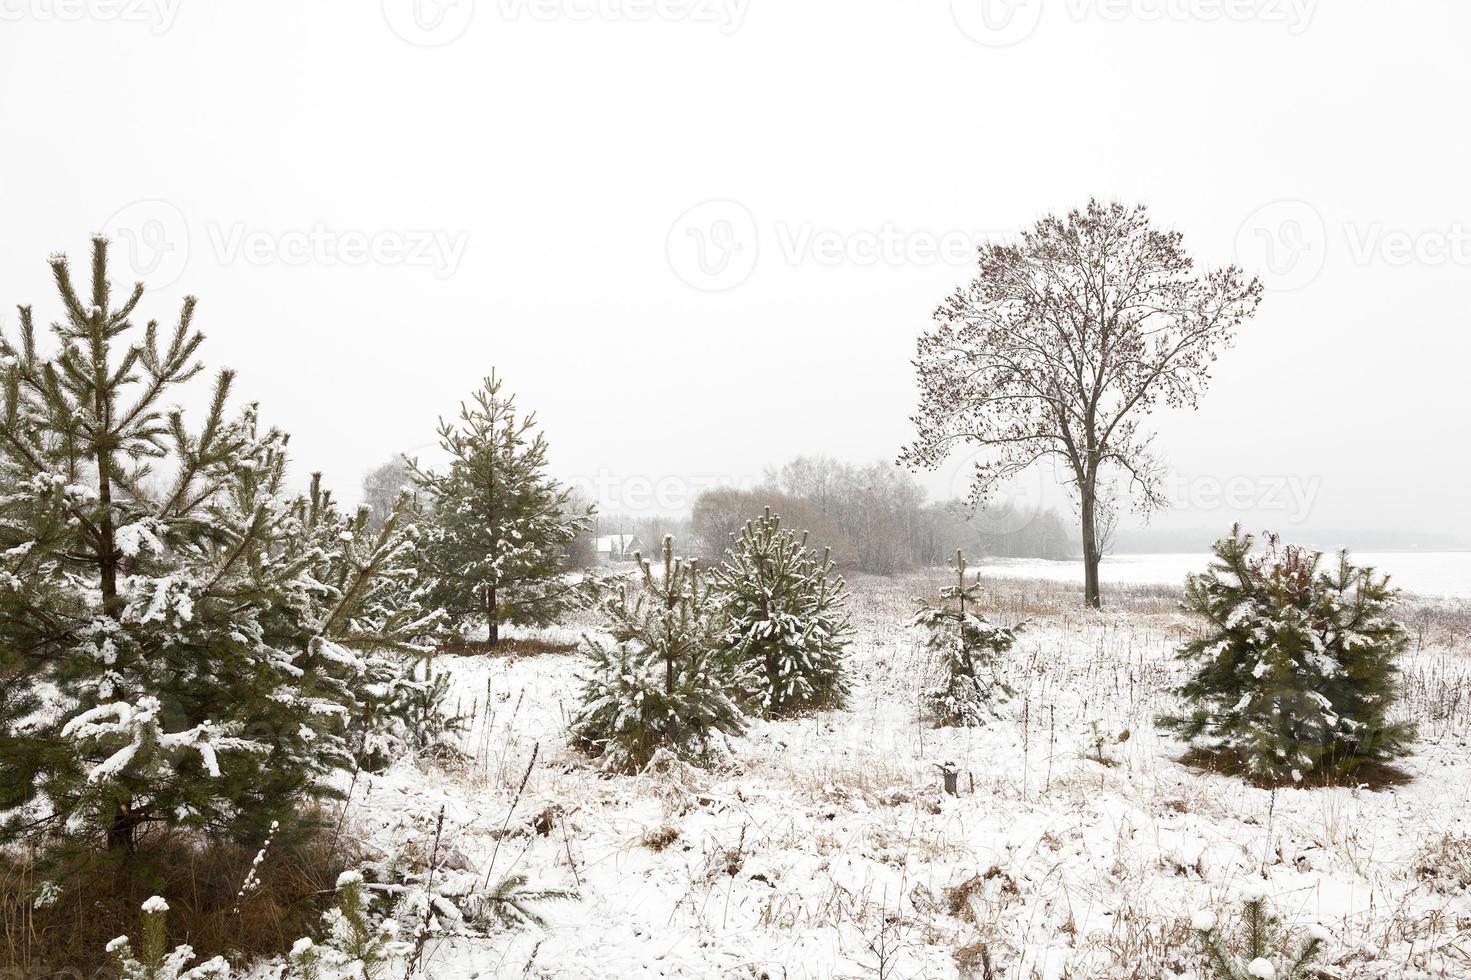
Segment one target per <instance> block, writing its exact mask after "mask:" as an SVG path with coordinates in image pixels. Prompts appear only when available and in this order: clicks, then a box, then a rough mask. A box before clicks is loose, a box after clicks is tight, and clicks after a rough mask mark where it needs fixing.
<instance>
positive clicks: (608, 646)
mask: <svg viewBox="0 0 1471 980" xmlns="http://www.w3.org/2000/svg"><path fill="white" fill-rule="evenodd" d="M634 559H635V561H636V562H637V564H638V568H639V573H640V577H639V580H638V582H636V583H634V584H633V586H632V587H631V588H630V585H629V584H628V583H624V585H623V586H622V588H620V590H619V592H618V594H617V595H616V596H615V597H613V598H612V599H610V600H609V601H608V602H607V603H605V604H604V607H603V609H604V612H605V614H606V615H607V617H608V632H609V633H610V634H611V635H612V638H613V642H612V643H604V642H601V641H599V640H594V639H588V640H587V641H586V651H587V656H588V666H587V670H586V671H585V672H584V673H583V674H582V677H581V680H582V705H581V707H580V709H579V710H578V712H577V714H576V716H575V717H574V718H573V720H572V725H571V729H572V733H573V735H574V736H575V737H576V739H577V740H578V742H579V743H580V744H581V745H582V746H583V747H584V748H586V749H587V750H589V751H590V752H592V753H593V754H595V755H598V756H599V757H600V758H601V760H602V764H603V765H604V766H605V767H606V768H609V769H615V770H621V771H631V770H637V769H640V768H642V767H643V766H644V765H646V764H647V763H648V762H649V760H650V759H652V758H653V756H654V754H655V753H656V752H657V751H659V750H660V749H667V750H670V751H672V752H674V753H675V754H677V755H680V756H684V757H699V756H702V755H705V754H706V753H708V752H710V751H719V750H722V749H723V748H724V747H725V738H726V736H727V735H732V734H736V733H738V732H740V731H742V730H743V729H744V727H745V717H744V715H743V714H742V712H741V709H740V707H739V706H738V705H737V703H736V701H735V699H734V698H733V696H732V693H731V692H733V691H735V690H737V689H738V688H739V687H740V686H741V684H742V683H743V682H744V678H743V677H742V676H741V675H740V674H739V673H738V671H737V670H736V669H735V668H733V667H732V665H731V664H730V663H729V662H728V660H727V659H726V658H724V657H723V656H722V650H721V643H720V639H721V629H722V624H723V620H722V615H721V611H720V609H719V607H718V605H717V604H716V602H715V599H714V597H713V596H712V595H711V592H710V589H709V588H708V587H707V586H706V584H705V582H704V580H703V579H702V578H701V576H700V574H699V570H698V568H697V566H696V565H695V563H694V562H687V561H685V560H684V559H675V557H674V539H673V538H672V537H668V536H666V537H665V538H664V561H663V568H662V570H661V572H660V573H658V574H655V572H654V570H653V568H652V567H651V566H650V564H649V562H647V561H645V560H644V558H643V556H642V555H638V554H636V555H635V556H634Z"/></svg>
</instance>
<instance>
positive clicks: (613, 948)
mask: <svg viewBox="0 0 1471 980" xmlns="http://www.w3.org/2000/svg"><path fill="white" fill-rule="evenodd" d="M943 575H944V573H943V572H937V573H936V574H934V575H933V576H915V577H912V578H910V579H907V580H900V581H884V580H876V579H874V580H859V581H857V582H854V583H852V584H853V586H854V592H855V604H856V607H855V615H854V620H855V626H856V627H857V629H858V637H857V640H856V642H855V644H854V646H853V648H852V651H851V654H850V661H849V664H850V668H851V671H852V675H853V680H854V685H853V688H854V690H853V696H852V698H851V700H850V702H849V704H848V706H847V707H846V708H845V709H843V710H840V711H825V712H820V713H817V714H813V715H808V716H805V717H801V718H795V719H788V720H780V721H772V722H761V721H758V722H756V723H754V724H753V725H752V727H751V730H750V732H749V733H748V734H747V735H745V736H743V737H742V738H739V739H737V740H735V742H734V757H733V758H732V759H731V760H730V761H728V762H727V763H724V764H721V765H716V766H712V767H710V768H707V769H695V768H689V767H684V766H678V765H675V766H666V767H664V768H662V769H661V770H660V771H657V772H650V773H647V774H645V775H642V776H636V777H608V776H605V775H603V774H601V773H600V772H598V771H597V769H596V768H595V767H594V766H593V765H592V764H591V763H590V762H589V761H588V760H587V759H586V758H584V757H583V756H581V755H580V754H579V753H578V752H577V751H576V750H574V749H573V748H571V747H570V746H569V745H568V742H567V738H566V721H567V718H568V717H569V716H570V714H571V712H572V710H573V707H574V705H575V702H576V690H577V680H576V675H577V672H578V670H579V669H580V667H581V659H580V657H579V656H578V655H577V654H557V653H550V654H544V655H541V656H535V657H520V658H515V657H512V658H505V657H495V656H471V657H461V658H442V659H441V660H440V662H439V667H440V668H441V669H447V670H450V671H452V672H453V675H454V678H455V683H456V690H457V695H458V698H459V701H460V706H461V710H463V711H465V712H466V713H470V712H472V711H473V713H474V715H475V723H474V726H473V728H472V730H471V732H470V733H469V734H468V736H467V738H466V740H465V744H464V748H465V751H466V753H467V756H468V759H467V761H466V763H465V764H464V765H463V766H458V767H453V768H452V769H449V770H444V769H439V768H435V767H433V766H430V765H429V764H427V763H417V762H415V761H414V760H405V761H402V762H400V763H399V764H398V765H396V766H395V767H394V768H392V769H390V770H389V771H387V772H386V773H383V774H380V775H378V776H372V777H367V776H365V777H361V778H360V779H359V781H358V785H357V786H356V787H355V789H354V794H353V798H352V801H351V804H350V816H349V820H350V822H351V824H352V825H353V826H354V827H355V828H356V829H357V831H358V832H359V833H360V834H361V835H363V836H364V837H365V839H366V841H367V842H368V844H369V845H370V846H371V847H373V848H378V849H382V850H384V851H393V850H405V849H407V850H408V852H409V853H411V854H419V855H423V854H426V853H427V852H428V850H429V847H430V844H431V842H432V839H433V833H434V818H435V815H436V814H437V812H438V810H439V807H440V806H441V805H443V806H444V807H445V808H446V818H445V841H446V845H445V846H446V848H447V849H450V850H452V851H454V852H456V854H457V856H462V857H463V858H464V859H465V860H467V861H468V862H469V864H470V866H471V867H474V868H476V869H478V873H479V874H481V875H482V876H485V877H488V878H492V879H499V878H501V877H502V876H504V875H506V874H508V873H511V872H513V871H514V872H518V873H522V872H524V873H526V874H528V875H529V876H530V879H531V882H532V884H534V885H543V886H554V887H567V888H574V889H576V890H577V891H578V892H579V893H580V896H581V898H580V900H579V901H577V902H574V903H562V904H555V905H548V906H546V907H545V908H544V909H543V910H542V911H543V912H544V913H545V915H546V917H547V919H548V923H549V926H548V928H547V929H546V930H531V931H529V932H526V933H523V934H519V935H515V936H505V937H498V938H492V939H474V940H472V939H464V938H460V939H452V940H445V941H443V942H441V943H438V944H435V943H431V945H430V960H429V965H430V974H431V975H432V976H434V977H436V978H437V980H439V978H442V980H450V978H459V977H466V978H469V977H491V976H513V977H521V976H527V977H587V978H594V977H596V978H606V977H763V976H764V977H773V978H775V977H785V978H804V977H810V978H836V977H860V976H861V977H886V978H894V980H897V978H901V977H905V978H907V977H956V976H982V975H984V974H983V972H982V969H983V967H982V963H983V962H984V961H985V960H986V959H989V960H990V962H992V963H993V964H994V965H995V967H997V968H998V969H1000V968H1004V972H1003V973H1000V974H999V975H1001V976H1004V977H1006V978H1007V980H1016V978H1033V977H1037V978H1063V977H1072V978H1083V977H1099V978H1113V977H1118V978H1125V977H1141V978H1143V977H1162V978H1169V977H1181V976H1199V975H1200V974H1195V973H1192V972H1191V971H1193V970H1197V969H1199V963H1198V960H1197V958H1196V957H1195V955H1194V952H1195V947H1194V941H1193V938H1192V936H1191V932H1190V927H1191V923H1192V920H1195V921H1201V919H1200V913H1202V912H1204V913H1209V914H1212V915H1214V916H1215V917H1216V920H1217V921H1218V923H1219V924H1220V925H1221V927H1222V928H1223V930H1226V931H1228V933H1230V934H1234V925H1235V923H1234V916H1235V915H1236V914H1237V913H1238V912H1239V910H1240V906H1241V902H1242V901H1243V899H1244V896H1247V895H1249V894H1251V892H1252V890H1253V889H1255V888H1264V889H1265V890H1266V893H1267V894H1268V895H1269V897H1270V901H1271V905H1272V907H1273V908H1274V909H1276V910H1277V911H1278V912H1279V913H1280V914H1281V915H1282V916H1283V918H1284V920H1285V921H1286V924H1287V925H1288V927H1289V929H1290V930H1292V931H1295V932H1296V933H1297V934H1300V935H1306V934H1307V930H1308V929H1312V928H1317V929H1322V928H1324V927H1326V928H1327V929H1328V930H1330V931H1331V932H1332V934H1333V935H1334V936H1335V937H1336V938H1335V939H1334V940H1332V941H1330V942H1329V943H1328V946H1327V949H1326V952H1325V954H1324V957H1323V959H1324V961H1325V962H1328V963H1330V964H1335V966H1336V968H1337V969H1338V970H1339V971H1340V973H1339V974H1338V975H1340V976H1342V977H1346V978H1349V977H1395V978H1418V977H1465V976H1471V940H1468V938H1467V937H1468V932H1471V894H1468V891H1467V886H1468V885H1471V882H1461V883H1458V880H1457V877H1456V875H1455V874H1454V873H1452V874H1444V873H1440V872H1441V865H1442V864H1443V863H1444V862H1445V860H1447V859H1446V858H1444V857H1438V856H1437V855H1447V854H1452V853H1462V852H1461V851H1457V850H1455V848H1457V847H1460V848H1463V849H1465V848H1466V846H1467V845H1464V844H1460V843H1459V842H1460V841H1463V840H1465V835H1466V834H1468V833H1471V823H1468V819H1467V817H1466V814H1467V813H1471V752H1468V751H1467V742H1468V735H1471V680H1468V675H1467V667H1468V665H1471V660H1468V656H1467V655H1468V653H1471V649H1468V647H1467V645H1466V643H1465V642H1464V641H1465V637H1464V636H1462V641H1463V642H1462V644H1461V646H1460V647H1459V648H1448V647H1445V646H1434V645H1431V646H1425V647H1423V648H1422V649H1420V650H1418V651H1417V652H1416V653H1414V654H1412V655H1411V656H1410V657H1408V658H1407V661H1406V667H1407V669H1408V672H1409V676H1410V678H1411V684H1410V685H1409V687H1410V691H1409V694H1410V697H1409V699H1408V704H1407V710H1408V711H1410V712H1411V714H1413V715H1415V716H1416V717H1417V720H1420V721H1421V723H1422V728H1423V729H1424V736H1425V737H1424V740H1423V741H1422V742H1421V744H1420V745H1419V746H1418V747H1417V750H1416V752H1415V754H1414V755H1413V756H1412V757H1410V758H1409V759H1407V760H1405V763H1404V766H1403V768H1404V769H1405V771H1406V772H1407V773H1409V774H1410V775H1411V776H1412V777H1413V779H1412V780H1411V781H1410V782H1409V783H1408V784H1406V785H1403V786H1398V787H1393V788H1390V789H1386V790H1383V791H1370V790H1367V789H1355V788H1334V789H1279V790H1276V791H1272V790H1268V789H1259V788H1256V787H1253V786H1249V785H1246V784H1244V783H1242V782H1241V781H1239V780H1236V779H1232V778H1229V777H1225V776H1221V775H1213V774H1207V773H1202V772H1199V771H1197V770H1194V769H1190V768H1187V767H1185V766H1183V765H1181V764H1180V763H1179V762H1177V761H1176V759H1177V758H1178V757H1179V756H1180V754H1181V753H1182V751H1183V748H1184V747H1183V746H1182V745H1180V744H1178V743H1176V742H1174V741H1172V740H1171V739H1169V738H1167V737H1165V736H1163V735H1161V734H1160V733H1159V732H1157V731H1156V730H1155V728H1154V726H1153V724H1152V719H1153V717H1154V716H1155V715H1157V714H1158V713H1160V712H1161V711H1163V710H1165V709H1167V708H1169V707H1171V706H1172V699H1171V697H1170V695H1169V694H1168V688H1169V686H1170V685H1171V684H1172V683H1174V681H1175V679H1176V678H1177V677H1178V676H1179V673H1178V671H1179V669H1178V667H1177V666H1176V665H1175V663H1174V662H1173V660H1172V654H1173V651H1174V648H1175V646H1176V645H1177V643H1178V641H1179V639H1180V637H1181V636H1182V635H1184V633H1185V632H1186V631H1188V630H1189V629H1190V628H1191V626H1190V622H1189V620H1188V619H1186V618H1185V617H1184V616H1182V615H1180V614H1176V613H1172V612H1160V611H1157V610H1158V609H1159V608H1160V607H1161V605H1162V604H1161V603H1159V602H1157V601H1155V599H1153V598H1151V597H1148V596H1145V597H1143V598H1142V599H1140V600H1139V601H1138V602H1135V603H1134V606H1135V610H1134V611H1120V612H1105V613H1103V614H1101V615H1100V614H1085V613H1083V612H1081V611H1076V610H1074V609H1072V608H1071V606H1070V605H1068V604H1064V603H1060V602H1055V601H1049V600H1048V598H1047V596H1046V595H1041V596H1040V598H1034V597H1033V596H1031V595H1029V594H1028V591H1027V590H1031V592H1033V593H1037V592H1039V591H1040V592H1043V593H1045V590H1046V588H1047V587H1046V586H1043V585H1039V584H1036V583H1008V585H1007V589H1008V590H1009V591H1007V592H1006V593H1005V594H1003V595H1001V596H998V597H997V600H996V601H997V606H998V609H997V610H996V611H994V615H995V616H996V617H997V618H998V619H999V620H1001V621H1004V622H1014V621H1015V619H1016V618H1018V617H1019V616H1020V615H1021V614H1022V613H1023V612H1025V613H1026V614H1028V615H1033V616H1035V617H1036V619H1035V621H1034V622H1033V624H1032V625H1031V626H1030V627H1029V628H1028V630H1027V631H1026V632H1024V633H1023V634H1022V637H1021V639H1020V641H1019V642H1018V645H1017V648H1016V650H1015V651H1014V654H1013V656H1012V657H1011V658H1010V660H1009V663H1008V664H1007V667H1006V672H1005V679H1006V680H1007V681H1008V683H1010V684H1011V685H1012V686H1013V687H1015V688H1016V689H1017V691H1018V697H1017V699H1016V701H1015V702H1014V704H1013V709H1014V710H1013V712H1012V714H1013V717H1011V718H1010V719H1009V720H1006V721H1003V722H998V723H995V724H992V725H990V726H988V727H986V728H982V729H935V728H933V727H930V726H929V725H928V724H927V723H926V722H925V721H923V720H922V719H921V718H920V717H919V713H918V705H919V700H920V691H921V690H922V689H923V687H924V684H925V683H926V680H927V672H928V671H930V670H931V669H933V665H930V664H928V663H926V662H925V657H924V654H923V652H922V651H921V649H920V646H919V639H920V638H919V635H918V633H917V632H915V631H913V630H910V629H907V628H904V627H902V626H900V625H899V623H900V622H901V621H902V620H903V619H904V618H905V617H906V616H907V615H908V614H909V613H910V612H911V611H912V602H911V597H912V596H913V595H914V594H915V593H916V592H918V591H934V590H937V589H938V588H939V586H940V585H941V584H942V579H943ZM1053 598H1056V597H1053ZM1141 610H1145V611H1141ZM546 635H547V636H548V637H550V638H552V639H556V640H559V641H560V640H566V639H568V638H569V637H575V635H576V628H575V625H574V627H573V628H568V627H563V628H561V629H559V630H556V631H551V632H549V633H548V634H546ZM1125 732H1127V733H1128V734H1127V737H1125V736H1124V733H1125ZM1100 736H1101V739H1102V742H1103V745H1102V752H1101V754H1100V753H1099V752H1098V744H1097V743H1098V741H1099V739H1100ZM534 748H535V750H536V752H537V758H536V763H535V765H534V767H532V770H531V773H530V777H529V779H528V780H527V783H526V791H525V794H524V795H523V796H522V797H521V798H520V800H519V802H518V803H517V805H516V808H515V811H514V813H513V814H512V815H511V817H510V819H509V821H507V811H508V808H509V807H510V805H511V801H512V798H513V796H514V794H515V792H516V789H517V786H518V785H519V784H520V782H521V780H522V778H523V775H524V774H525V773H526V769H527V764H528V762H529V761H530V760H531V758H532V753H533V749H534ZM945 763H949V764H953V765H954V766H955V767H956V768H957V769H958V770H959V773H960V779H959V785H960V796H959V797H958V798H955V797H947V796H945V795H943V794H942V793H941V792H940V790H939V785H940V773H939V766H941V765H942V764H945ZM503 825H505V826H506V827H507V828H508V829H507V831H506V833H505V834H504V835H502V834H501V828H502V826H503ZM498 838H500V840H499V847H497V839H498ZM492 853H494V854H495V865H494V867H488V866H487V865H488V863H489V861H490V858H491V855H492ZM1294 938H1296V936H1294ZM963 969H969V970H970V972H962V970H963Z"/></svg>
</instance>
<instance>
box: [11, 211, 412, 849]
mask: <svg viewBox="0 0 1471 980" xmlns="http://www.w3.org/2000/svg"><path fill="white" fill-rule="evenodd" d="M106 259H107V246H106V242H105V240H103V239H100V238H99V239H96V240H95V241H94V245H93V252H92V277H91V280H92V281H91V284H90V286H91V288H90V290H88V291H87V293H86V294H85V295H84V294H82V293H79V292H78V291H77V288H76V286H75V284H74V283H73V281H72V276H71V273H70V271H69V267H68V265H67V261H66V259H65V257H64V256H54V257H53V258H52V262H51V264H52V271H53V276H54V279H55V281H56V284H57V288H58V291H59V293H60V296H61V300H62V306H63V309H64V316H63V317H62V318H61V319H60V320H59V321H57V322H56V323H55V324H53V327H52V332H53V333H54V334H55V340H56V344H55V348H56V352H55V353H54V354H53V355H51V356H49V357H48V356H45V355H43V354H42V353H41V352H40V351H39V350H38V345H37V342H36V340H37V338H36V331H35V327H34V324H33V321H32V317H31V313H30V310H29V308H25V309H23V310H22V314H21V317H20V329H19V335H18V336H17V337H10V336H0V436H3V438H0V612H3V615H0V650H4V651H7V656H8V652H9V651H25V652H26V655H25V659H24V660H23V662H21V663H20V664H19V665H18V666H17V667H16V668H15V673H14V674H13V675H10V676H7V678H6V682H7V686H10V685H14V686H15V687H16V688H19V689H20V690H22V691H29V692H36V691H44V692H45V694H46V698H47V700H48V702H49V703H48V707H49V708H54V709H55V710H49V711H46V712H42V713H35V714H31V715H28V716H21V715H20V714H19V713H18V710H17V708H16V707H15V704H16V702H17V699H15V698H12V697H11V696H9V695H7V697H6V698H5V703H4V704H3V705H0V725H3V729H0V737H3V738H4V739H5V743H6V746H7V748H6V751H5V752H4V753H3V754H0V786H3V787H4V789H3V791H0V841H5V840H9V839H14V838H16V837H20V836H24V837H25V838H26V839H27V840H28V842H30V843H35V844H38V845H42V846H46V845H48V844H52V843H56V842H57V841H58V839H60V838H64V837H71V838H74V839H77V840H81V841H83V842H86V843H91V842H93V841H95V840H98V839H101V838H105V840H106V842H107V844H108V846H109V847H117V848H131V847H133V846H134V843H135V836H136V833H137V831H138V830H139V828H141V827H143V826H146V825H151V824H162V825H165V826H173V827H185V828H194V829H208V830H210V831H212V832H216V833H219V834H221V835H224V836H230V837H236V836H258V835H260V834H262V833H263V832H264V830H265V828H266V827H267V826H269V824H270V823H271V821H273V820H280V821H282V822H283V823H285V822H288V821H290V820H292V819H293V818H295V817H296V816H297V815H298V813H299V812H300V811H301V809H302V807H301V806H300V804H301V802H302V799H303V797H304V796H310V795H323V794H325V793H326V792H327V790H326V789H325V787H326V785H327V782H328V780H327V779H326V777H327V776H328V775H329V774H330V773H331V772H332V771H333V770H335V769H339V768H346V767H351V766H352V765H353V764H354V757H355V756H361V754H362V753H363V752H364V751H366V749H367V748H368V746H369V745H370V744H371V742H372V740H373V739H374V738H375V737H377V735H378V733H379V732H380V731H381V730H382V724H381V722H383V720H384V714H383V710H380V709H383V708H386V707H387V706H388V705H391V704H393V703H394V700H395V697H396V695H395V693H394V688H395V686H396V685H397V684H398V683H400V680H401V678H402V673H403V671H402V667H401V665H400V663H399V658H401V657H403V656H412V655H414V653H415V652H416V651H418V652H422V651H423V650H424V648H423V647H422V646H421V645H420V643H419V641H420V638H421V635H422V634H423V633H424V632H425V631H426V630H428V629H429V628H430V626H431V625H432V623H433V621H434V618H433V616H432V615H430V614H428V613H426V612H425V611H424V610H423V609H422V607H421V605H420V604H419V601H418V598H417V596H418V593H419V590H420V586H419V584H418V583H417V581H416V576H417V568H416V561H415V554H416V543H415V533H414V531H413V529H412V528H411V527H410V526H409V525H408V524H407V523H406V522H405V521H404V520H393V519H391V520H390V521H389V522H388V523H387V524H386V525H385V527H384V529H383V530H382V531H381V532H378V533H368V532H367V530H366V528H365V526H364V522H363V521H358V520H354V519H351V518H346V517H343V516H342V515H341V514H339V513H338V511H337V509H336V508H335V506H334V505H333V504H332V502H331V498H330V495H328V494H326V493H325V492H323V491H321V490H320V488H319V487H317V486H316V485H315V482H314V484H313V489H312V493H311V494H310V495H307V496H302V495H297V494H292V493H290V492H288V491H287V489H286V442H287V437H286V436H285V435H284V434H283V433H281V432H278V431H275V430H271V431H269V432H264V433H263V432H261V431H260V428H259V426H258V424H257V418H256V409H255V406H253V405H252V406H248V407H246V408H245V409H244V410H243V411H242V412H240V413H239V414H238V415H236V416H234V417H231V416H230V415H229V414H228V413H227V412H226V406H227V403H228V399H229V393H230V389H231V385H232V381H233V375H232V374H231V373H230V372H229V371H223V372H221V373H220V375H219V378H218V381H217V382H216V385H215V390H214V396H213V399H212V401H211V402H210V405H209V408H208V409H207V411H206V413H205V417H204V420H203V424H202V425H201V426H200V427H199V428H198V429H197V430H191V429H190V428H188V427H186V425H185V421H184V417H183V414H182V412H181V411H180V410H178V409H173V408H170V407H168V403H167V401H166V400H165V399H166V398H168V397H171V396H172V394H173V393H174V389H175V386H176V385H178V384H180V383H183V382H185V381H187V380H188V379H190V378H191V377H193V376H195V375H196V374H197V373H199V371H200V370H201V367H200V365H199V364H198V363H197V362H196V360H195V354H196V351H197V349H198V346H199V344H200V343H201V341H202V337H201V335H200V334H199V333H197V332H196V331H194V330H193V329H192V327H191V323H192V319H193V315H194V309H195V303H194V300H193V299H192V298H190V299H187V300H185V302H184V305H183V310H182V312H181V314H180V318H179V321H178V324H177V326H176V327H175V329H174V330H173V331H172V333H171V334H165V335H164V336H162V337H160V336H159V331H158V330H157V329H156V327H155V326H154V325H153V324H149V325H148V326H147V327H146V328H144V329H143V330H141V331H139V330H137V328H136V326H135V324H134V323H133V322H132V320H131V316H132V313H133V311H134V309H135V308H136V306H137V304H138V302H139V300H140V299H141V297H142V294H143V289H142V286H141V285H139V286H137V287H135V288H134V289H133V291H132V292H131V294H130V295H128V296H126V297H125V298H124V300H123V302H122V303H121V304H115V303H114V297H113V295H112V292H111V284H110V283H109V282H108V280H107V261H106ZM153 466H157V467H158V472H157V473H155V472H154V471H153V470H152V469H151V467H153ZM0 668H3V669H6V670H7V671H8V670H10V669H11V668H10V665H9V664H0ZM24 700H25V699H24V698H23V697H22V698H20V699H19V701H20V702H21V703H22V704H23V703H24Z"/></svg>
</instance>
